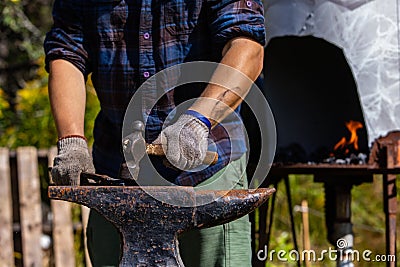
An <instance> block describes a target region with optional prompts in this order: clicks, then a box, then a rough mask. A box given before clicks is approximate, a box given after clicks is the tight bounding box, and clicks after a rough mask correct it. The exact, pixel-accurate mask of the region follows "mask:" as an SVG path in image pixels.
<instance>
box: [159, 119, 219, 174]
mask: <svg viewBox="0 0 400 267" xmlns="http://www.w3.org/2000/svg"><path fill="white" fill-rule="evenodd" d="M190 114H195V115H198V116H197V117H196V116H193V115H190ZM190 114H183V115H181V116H180V117H179V119H178V121H177V122H176V123H174V124H172V125H170V126H168V127H166V128H165V129H164V130H162V131H161V133H160V136H159V137H158V138H157V139H156V140H155V141H154V142H153V144H157V143H158V144H159V143H161V144H162V145H163V149H164V153H165V156H166V157H167V159H168V161H169V162H170V163H171V164H172V165H173V166H175V167H176V168H178V169H181V170H190V169H193V168H196V167H198V166H200V165H201V164H202V163H203V160H204V158H205V156H206V152H207V148H208V134H209V131H210V129H209V127H211V124H210V122H209V121H208V120H207V119H206V118H205V117H203V116H202V115H201V114H199V113H197V112H192V113H190ZM205 120H206V121H207V122H208V123H207V124H208V125H207V124H206V123H204V121H205Z"/></svg>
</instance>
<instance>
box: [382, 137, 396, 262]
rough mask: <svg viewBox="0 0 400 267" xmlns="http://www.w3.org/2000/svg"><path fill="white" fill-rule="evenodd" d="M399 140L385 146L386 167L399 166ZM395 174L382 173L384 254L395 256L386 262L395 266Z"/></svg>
mask: <svg viewBox="0 0 400 267" xmlns="http://www.w3.org/2000/svg"><path fill="white" fill-rule="evenodd" d="M398 150H400V140H395V141H394V142H393V143H392V144H388V145H387V146H386V153H387V168H393V167H398V166H400V157H399V152H398ZM396 178H397V177H396V175H394V174H386V175H383V195H384V196H383V198H384V200H385V203H384V209H385V217H386V254H387V255H390V256H391V257H395V258H394V259H395V260H394V261H388V262H386V266H390V267H395V266H397V260H396V257H397V255H396V251H397V248H396V239H397V236H396V216H397V191H396V190H397V188H396Z"/></svg>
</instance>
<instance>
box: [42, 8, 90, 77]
mask: <svg viewBox="0 0 400 267" xmlns="http://www.w3.org/2000/svg"><path fill="white" fill-rule="evenodd" d="M82 2H85V1H79V0H78V1H73V0H56V1H55V2H54V6H53V20H54V23H53V26H52V28H51V29H50V31H49V32H48V33H47V34H46V38H45V40H44V51H45V56H46V58H45V63H46V66H45V67H46V70H47V71H49V62H50V61H52V60H55V59H64V60H67V61H69V62H71V63H72V64H73V65H75V66H76V67H77V68H78V69H79V70H80V71H81V72H82V73H83V74H84V75H87V74H88V71H89V70H88V68H87V65H88V64H87V62H88V52H87V49H85V45H84V36H83V30H82V15H83V10H82Z"/></svg>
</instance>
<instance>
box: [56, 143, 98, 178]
mask: <svg viewBox="0 0 400 267" xmlns="http://www.w3.org/2000/svg"><path fill="white" fill-rule="evenodd" d="M57 149H58V155H57V156H56V157H55V158H54V163H53V168H52V169H51V176H52V180H53V182H54V183H55V184H56V185H79V182H80V174H81V172H91V173H94V172H95V170H94V166H93V160H92V157H91V156H90V154H89V149H88V145H87V142H86V140H85V139H83V138H81V137H67V138H62V139H60V140H59V141H58V142H57Z"/></svg>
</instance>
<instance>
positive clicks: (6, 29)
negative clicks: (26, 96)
mask: <svg viewBox="0 0 400 267" xmlns="http://www.w3.org/2000/svg"><path fill="white" fill-rule="evenodd" d="M52 2H53V1H52V0H3V1H1V2H0V32H1V33H2V34H1V35H0V88H2V89H3V91H4V96H3V97H4V98H5V100H6V101H7V102H8V104H9V108H10V109H11V110H13V111H14V110H15V105H16V94H17V91H18V90H19V89H21V88H23V87H25V83H26V81H29V80H32V79H33V78H35V75H36V70H37V68H38V67H39V65H38V63H37V60H38V59H39V58H40V57H42V56H43V39H44V36H45V33H46V32H47V31H48V30H49V28H50V26H51V23H52V21H51V16H49V14H51V7H52Z"/></svg>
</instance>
